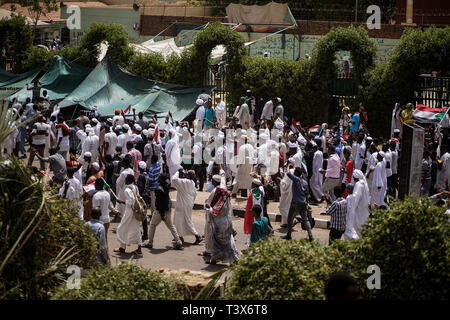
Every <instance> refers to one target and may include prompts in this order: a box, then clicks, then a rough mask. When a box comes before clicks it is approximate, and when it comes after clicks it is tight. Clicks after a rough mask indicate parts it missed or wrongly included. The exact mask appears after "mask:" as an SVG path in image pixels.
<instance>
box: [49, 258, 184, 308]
mask: <svg viewBox="0 0 450 320" xmlns="http://www.w3.org/2000/svg"><path fill="white" fill-rule="evenodd" d="M180 288H181V287H180V283H179V282H178V280H177V279H176V278H174V277H173V276H167V275H164V274H161V273H158V272H152V271H148V270H146V269H143V268H141V267H139V266H137V265H135V264H128V263H121V264H119V265H118V266H115V267H110V266H103V267H98V268H96V269H94V270H92V271H91V272H90V273H89V274H88V275H87V277H86V278H82V279H81V285H80V289H79V290H69V289H67V288H66V286H65V285H62V286H61V287H59V288H58V290H57V291H56V294H55V295H54V297H53V299H56V300H180V299H182V298H183V293H182V291H181V290H180Z"/></svg>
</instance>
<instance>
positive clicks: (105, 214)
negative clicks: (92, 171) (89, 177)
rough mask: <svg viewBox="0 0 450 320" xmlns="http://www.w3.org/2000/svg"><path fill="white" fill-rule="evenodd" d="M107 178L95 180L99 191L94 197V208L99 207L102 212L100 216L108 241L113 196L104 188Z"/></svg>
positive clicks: (96, 188)
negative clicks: (110, 204)
mask: <svg viewBox="0 0 450 320" xmlns="http://www.w3.org/2000/svg"><path fill="white" fill-rule="evenodd" d="M104 185H105V180H103V178H99V179H97V180H95V190H97V192H96V193H95V194H94V196H93V197H92V208H99V209H100V211H101V212H102V214H101V216H100V219H99V220H100V221H101V222H102V223H103V225H104V226H105V236H106V241H107V242H108V229H109V223H110V218H109V203H110V202H111V196H110V194H109V192H108V191H106V190H105V189H104Z"/></svg>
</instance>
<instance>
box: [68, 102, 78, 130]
mask: <svg viewBox="0 0 450 320" xmlns="http://www.w3.org/2000/svg"><path fill="white" fill-rule="evenodd" d="M77 109H78V103H77V105H76V106H75V109H74V110H73V113H72V116H71V117H70V120H69V126H71V125H72V119H73V116H74V115H75V112H77Z"/></svg>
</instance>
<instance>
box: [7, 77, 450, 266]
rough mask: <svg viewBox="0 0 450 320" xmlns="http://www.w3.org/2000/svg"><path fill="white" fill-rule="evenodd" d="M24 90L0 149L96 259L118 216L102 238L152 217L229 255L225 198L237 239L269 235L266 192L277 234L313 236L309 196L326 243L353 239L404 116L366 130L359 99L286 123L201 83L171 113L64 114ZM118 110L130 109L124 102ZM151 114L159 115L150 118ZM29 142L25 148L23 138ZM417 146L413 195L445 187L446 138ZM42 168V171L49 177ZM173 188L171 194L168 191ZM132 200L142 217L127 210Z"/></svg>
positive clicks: (392, 184)
mask: <svg viewBox="0 0 450 320" xmlns="http://www.w3.org/2000/svg"><path fill="white" fill-rule="evenodd" d="M30 90H33V98H32V99H27V101H26V102H25V103H24V104H21V103H18V102H11V108H10V111H11V112H14V113H18V114H19V115H20V117H19V118H20V121H22V122H26V125H24V126H20V127H19V128H18V129H16V130H15V131H14V132H13V133H12V134H11V135H10V136H9V137H8V138H7V140H6V141H5V143H4V145H3V146H2V150H1V151H2V152H3V153H4V154H6V155H12V154H15V155H16V156H18V157H19V156H20V153H21V154H22V156H20V158H26V157H28V162H27V163H28V165H29V166H30V167H32V166H33V163H34V162H33V161H34V159H35V158H37V160H38V161H39V168H35V167H33V170H34V171H35V172H37V173H38V174H41V175H42V176H47V177H49V179H51V180H50V183H51V185H53V186H55V187H58V188H59V195H60V197H62V198H67V199H70V200H72V201H73V203H74V205H75V207H76V210H77V214H78V215H79V218H80V219H82V220H84V221H86V222H87V223H88V224H89V226H90V227H91V228H92V230H93V231H94V232H95V234H96V236H97V237H98V238H99V239H100V240H101V241H100V242H101V244H102V246H103V251H102V253H101V254H99V256H98V258H99V260H100V261H102V262H103V263H108V260H109V258H108V250H107V247H108V239H107V237H108V229H109V225H110V223H111V221H115V222H120V224H119V225H118V227H117V233H116V235H117V239H118V241H119V243H120V244H121V245H120V247H119V248H116V249H114V251H115V252H117V253H119V254H120V253H125V252H126V248H127V246H130V245H137V246H138V247H137V250H135V251H133V253H135V254H137V255H141V254H142V249H141V248H142V247H147V248H152V247H153V242H154V237H155V230H156V228H157V226H158V225H159V224H160V223H161V222H164V224H165V225H166V227H167V229H168V230H169V232H170V233H171V234H172V237H173V243H172V244H173V248H174V249H175V250H181V249H183V245H184V243H185V241H187V239H186V238H187V237H190V236H191V237H192V236H193V237H194V239H195V240H194V244H195V245H200V244H201V243H203V244H204V250H203V252H201V253H200V255H202V256H204V257H206V262H207V263H211V264H215V263H217V262H218V261H221V262H223V263H227V262H233V261H236V260H237V259H238V258H239V253H238V250H237V249H236V245H235V241H234V237H235V236H236V234H237V232H239V231H240V230H235V229H234V228H233V223H232V216H233V204H232V199H233V198H236V197H237V196H238V194H239V193H240V196H241V197H244V198H246V199H247V203H246V209H245V216H244V230H242V231H243V233H244V234H245V235H246V236H247V245H248V246H250V245H251V244H252V243H254V242H257V241H260V240H262V239H266V238H267V237H269V236H271V235H273V228H272V225H271V222H270V219H269V216H268V204H269V202H270V201H272V202H279V206H278V208H279V213H280V214H281V216H282V221H281V227H283V228H285V229H286V235H285V236H284V237H283V238H284V239H286V240H289V239H291V234H292V231H293V228H294V225H295V224H296V223H300V225H301V227H302V229H304V230H305V231H306V232H307V234H308V237H309V239H310V240H311V241H312V240H313V239H314V237H313V233H312V228H313V226H314V219H313V218H312V215H311V206H315V205H318V204H319V203H322V202H325V203H326V209H325V210H324V211H323V212H322V213H321V214H323V215H330V216H331V220H330V235H329V240H330V243H331V242H332V241H334V240H336V239H341V238H342V237H343V239H344V240H349V239H358V238H359V237H360V236H361V228H362V225H364V224H365V223H366V221H367V219H368V217H369V208H386V209H387V208H389V203H390V201H392V200H394V199H396V197H397V191H398V174H399V159H400V153H401V133H402V126H403V124H404V123H407V122H408V121H411V117H412V112H411V110H412V105H407V107H406V108H405V109H404V110H403V111H402V112H399V110H400V111H401V107H400V106H399V105H396V106H395V109H394V111H393V117H392V132H391V137H389V139H386V140H381V139H377V138H372V137H371V136H370V134H369V131H368V129H367V124H368V117H367V113H366V112H365V110H364V107H363V106H362V105H360V106H359V107H358V108H357V109H355V110H353V112H352V111H351V110H350V108H349V107H347V106H344V105H341V108H342V110H341V116H340V118H339V121H338V122H337V123H336V124H334V125H328V124H326V123H323V124H322V125H318V126H314V127H311V128H305V127H302V126H300V124H299V123H297V122H295V121H294V122H292V124H290V122H288V117H287V116H286V115H285V112H284V107H283V105H282V100H281V99H280V98H278V97H275V98H273V99H271V100H269V101H266V102H265V103H264V102H262V101H261V99H256V98H255V97H254V96H253V94H252V92H251V91H250V90H247V92H246V94H245V95H244V96H242V97H241V103H240V104H239V105H238V106H236V108H235V110H234V113H233V114H232V116H230V115H231V113H227V110H226V104H225V102H224V101H222V99H221V97H220V96H215V97H214V98H212V97H211V96H210V95H209V94H207V93H206V92H204V93H202V94H200V95H199V97H198V98H197V100H196V101H195V104H196V106H195V110H194V111H193V113H192V115H191V117H188V120H187V121H175V120H174V119H173V117H172V114H171V113H170V112H168V113H167V114H166V115H160V117H159V118H158V116H157V115H156V114H154V115H150V116H149V115H148V114H145V115H144V113H142V112H139V113H138V115H137V117H136V112H135V109H133V108H131V110H132V115H131V112H130V113H129V114H128V115H127V113H126V112H124V111H123V110H121V109H116V110H115V114H114V115H113V116H104V115H102V114H100V113H99V112H98V111H97V108H96V107H94V108H93V109H92V111H91V112H90V114H86V115H80V116H79V117H77V118H76V119H69V118H68V117H64V115H63V113H62V112H61V110H60V109H59V108H58V107H57V105H56V106H55V107H54V108H53V110H51V108H50V103H49V102H50V99H49V97H48V95H47V93H46V92H45V91H44V92H43V96H41V95H40V86H39V84H38V83H35V84H34V86H33V88H30ZM128 109H130V108H128ZM161 117H162V119H161ZM26 145H29V146H30V149H29V154H28V155H27V152H26V151H25V146H26ZM437 147H438V146H437V144H436V143H433V144H432V145H429V146H427V148H426V151H425V152H424V160H423V177H422V178H423V180H422V194H423V195H425V194H428V195H429V196H433V197H435V198H439V197H441V196H442V195H443V194H446V192H445V190H447V189H448V185H447V184H448V175H449V168H450V165H449V163H448V159H449V158H450V156H449V153H448V152H447V144H446V143H442V144H440V146H439V149H438V150H437ZM46 163H50V170H51V171H52V173H53V174H52V175H50V174H49V173H48V172H47V171H46V170H47V167H46ZM50 177H51V178H50ZM171 189H175V190H176V191H177V195H176V205H173V204H172V201H171V199H170V196H169V192H170V190H171ZM202 191H206V192H208V193H209V196H208V198H207V200H206V201H205V203H204V208H205V228H204V230H202V232H199V230H197V229H196V227H195V225H194V223H193V220H192V210H193V207H194V203H195V200H196V198H197V195H198V192H202ZM141 200H142V201H143V202H144V203H145V205H146V207H147V208H148V211H147V212H148V214H149V215H148V216H144V218H143V219H139V218H138V215H137V211H139V209H138V204H139V203H140V202H141Z"/></svg>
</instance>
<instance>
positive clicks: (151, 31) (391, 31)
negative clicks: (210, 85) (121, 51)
mask: <svg viewBox="0 0 450 320" xmlns="http://www.w3.org/2000/svg"><path fill="white" fill-rule="evenodd" d="M140 20H141V23H140V24H141V35H152V36H154V35H157V34H158V33H159V32H161V31H162V30H164V29H165V28H167V27H168V26H169V25H170V24H171V23H172V22H175V21H178V23H179V24H183V23H185V24H186V25H189V24H192V25H203V24H206V23H208V22H216V21H219V22H227V19H226V18H225V17H180V16H156V15H141V18H140ZM297 24H298V26H299V28H300V32H301V34H307V35H324V34H327V33H328V32H329V31H330V30H331V28H333V27H344V28H346V27H348V26H350V25H354V26H355V27H358V26H361V25H362V26H364V27H365V26H366V24H365V23H350V22H332V21H310V20H297ZM406 28H408V27H405V26H401V25H389V24H383V25H381V29H379V30H377V29H374V30H368V32H369V37H371V38H388V39H399V38H400V37H401V35H402V34H403V31H404V30H405V29H406ZM178 32H179V30H178V29H177V28H176V27H172V28H169V29H168V30H166V31H165V32H164V33H163V34H161V35H162V36H172V37H174V36H176V35H177V33H178ZM286 33H288V34H294V33H297V31H296V30H292V29H291V30H287V31H286Z"/></svg>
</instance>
